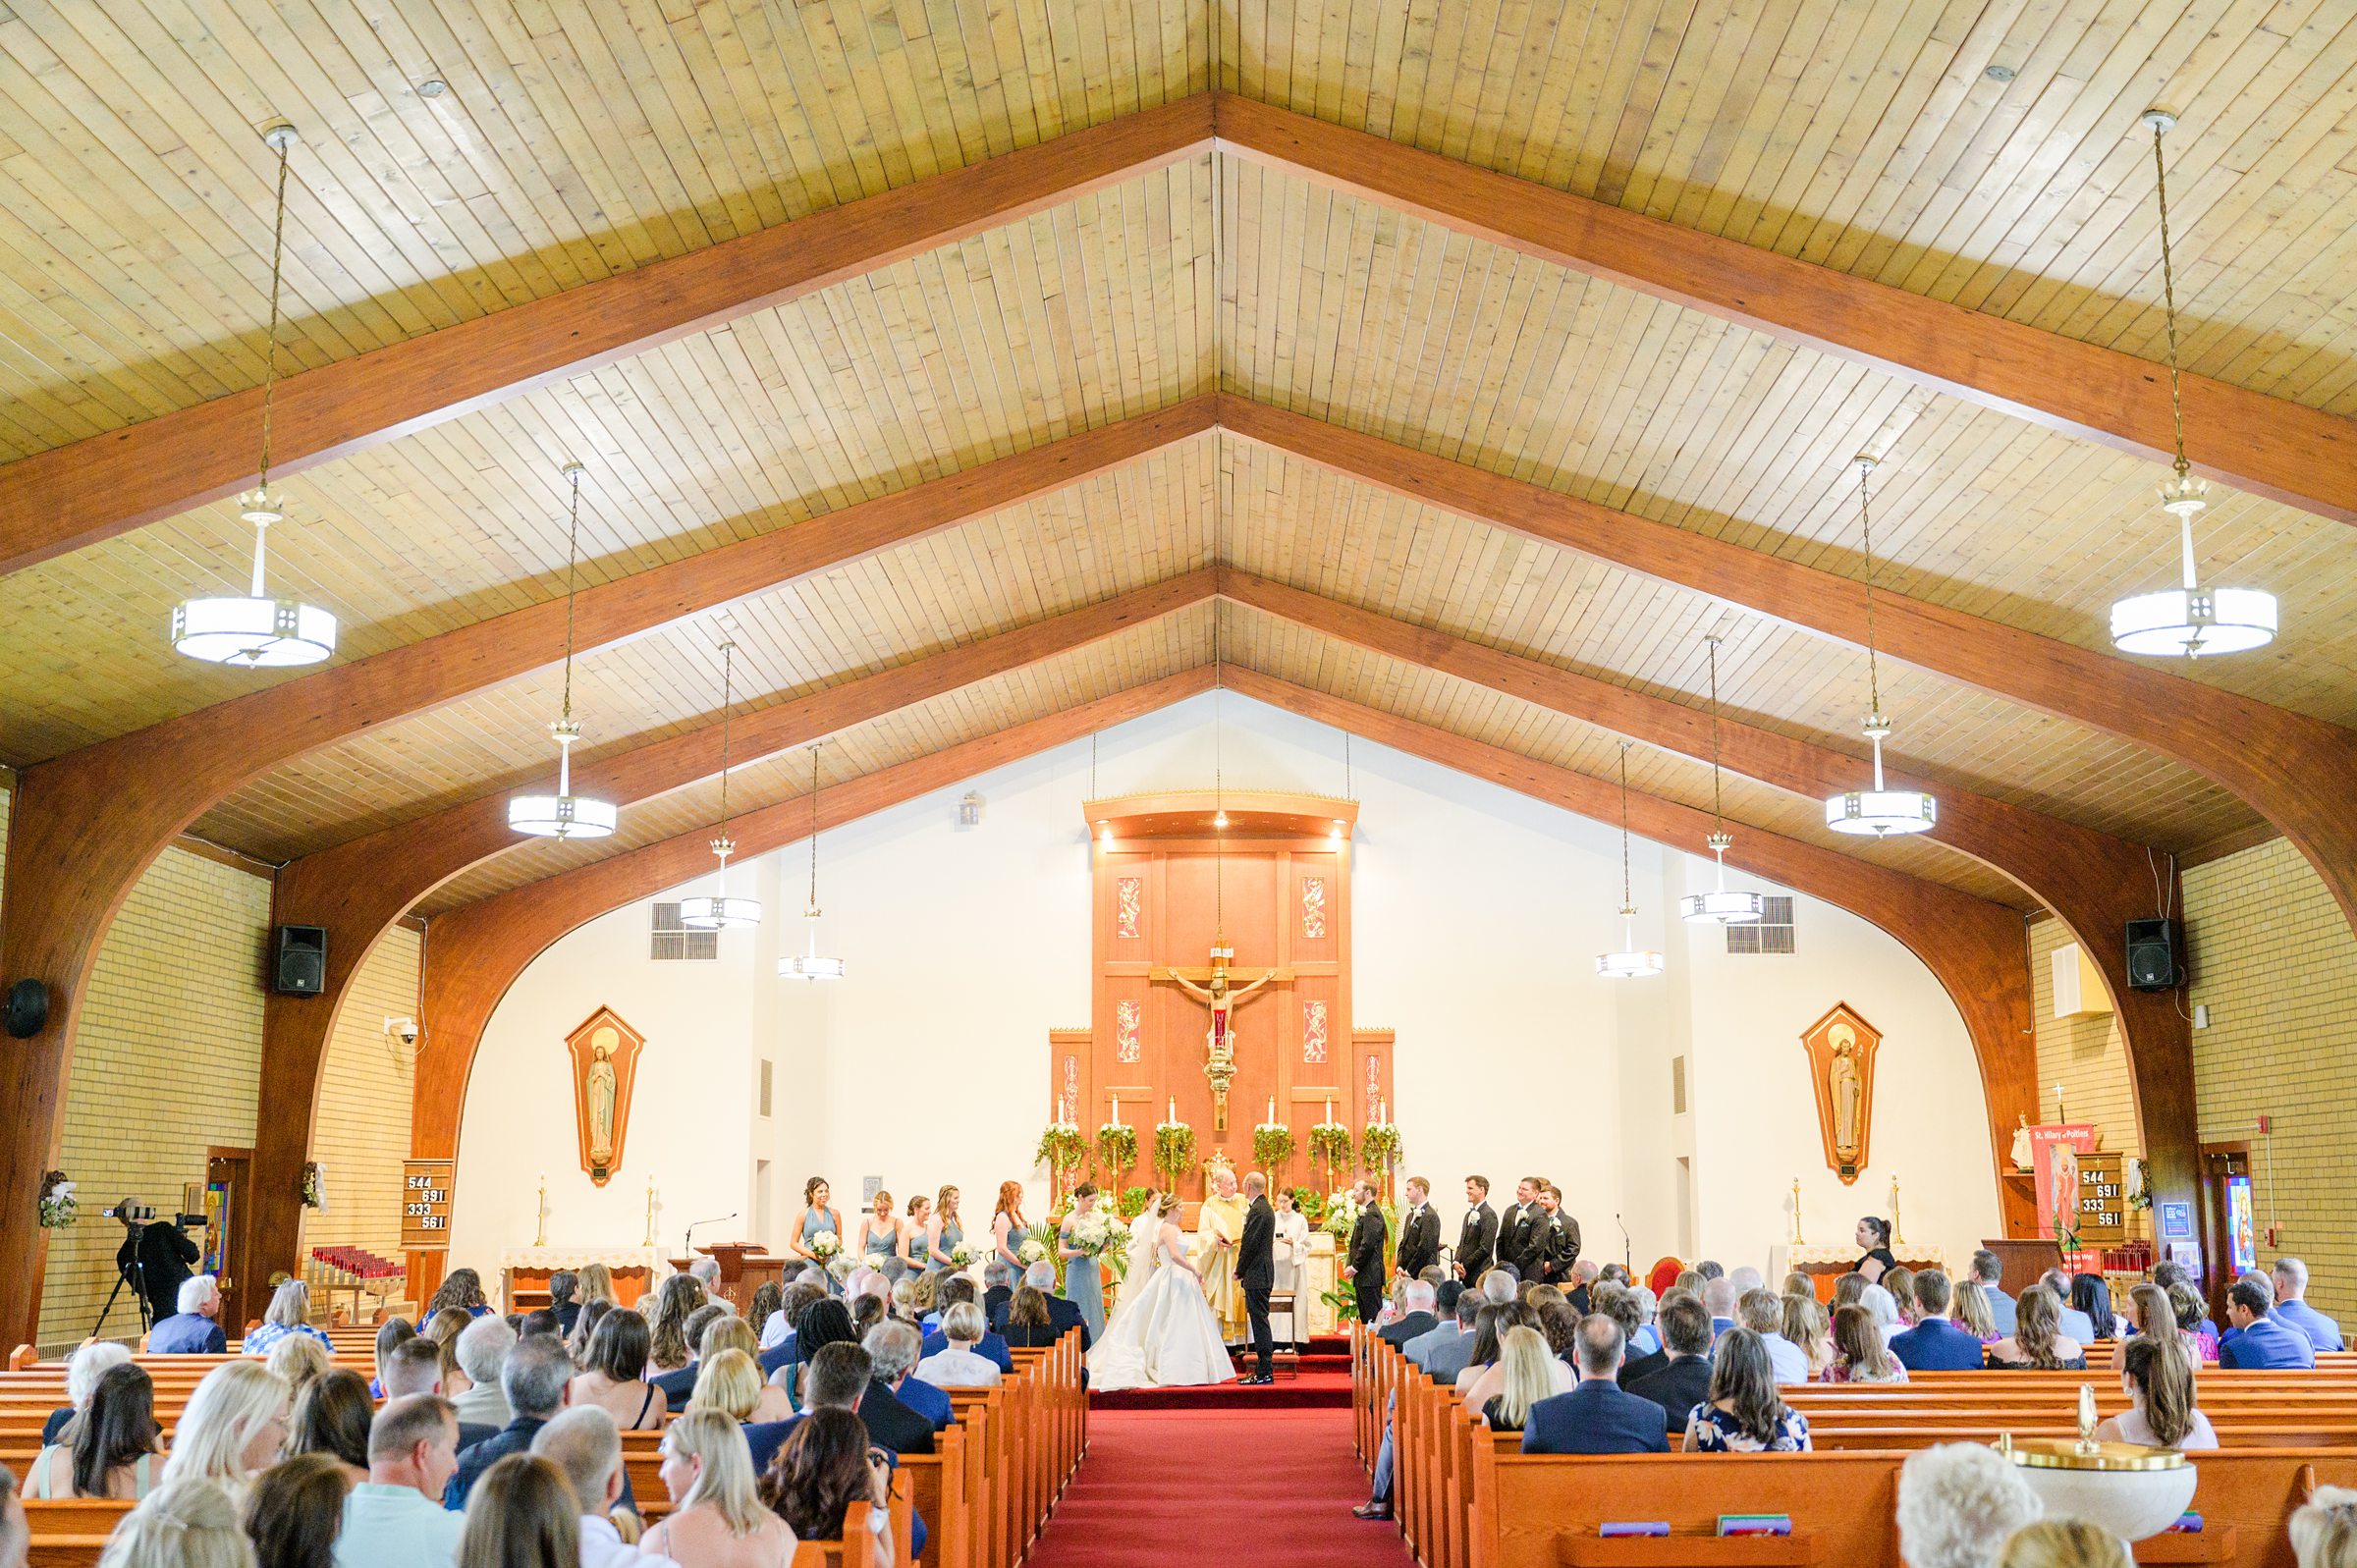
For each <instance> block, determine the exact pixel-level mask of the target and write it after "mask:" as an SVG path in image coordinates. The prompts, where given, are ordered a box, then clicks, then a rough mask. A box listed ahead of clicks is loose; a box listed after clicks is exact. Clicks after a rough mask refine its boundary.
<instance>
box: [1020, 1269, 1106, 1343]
mask: <svg viewBox="0 0 2357 1568" xmlns="http://www.w3.org/2000/svg"><path fill="white" fill-rule="evenodd" d="M1022 1284H1024V1285H1028V1286H1030V1287H1031V1288H1032V1289H1033V1290H1036V1291H1038V1292H1039V1293H1040V1296H1041V1298H1042V1300H1043V1302H1044V1304H1045V1305H1046V1307H1047V1309H1048V1325H1049V1326H1050V1327H1052V1328H1054V1329H1055V1330H1056V1337H1057V1338H1058V1339H1061V1338H1063V1337H1064V1336H1065V1335H1066V1334H1069V1333H1070V1332H1071V1331H1072V1330H1073V1329H1075V1328H1077V1329H1079V1330H1080V1348H1081V1350H1082V1351H1086V1350H1087V1349H1088V1347H1089V1346H1090V1345H1092V1344H1094V1343H1095V1342H1096V1340H1095V1336H1094V1335H1093V1334H1092V1333H1090V1331H1089V1327H1088V1319H1087V1316H1086V1315H1085V1314H1084V1313H1082V1312H1081V1310H1080V1304H1079V1303H1078V1302H1076V1301H1073V1300H1072V1299H1071V1298H1069V1296H1060V1295H1058V1294H1057V1293H1056V1266H1055V1265H1054V1264H1052V1263H1050V1262H1048V1261H1047V1260H1046V1259H1045V1258H1042V1259H1041V1260H1040V1261H1039V1262H1037V1263H1035V1264H1033V1265H1032V1266H1031V1267H1030V1268H1028V1269H1026V1270H1024V1271H1023V1277H1022ZM1016 1294H1017V1295H1019V1294H1021V1288H1020V1286H1018V1287H1017V1288H1016ZM1007 1312H1008V1316H1010V1317H1013V1316H1014V1297H1012V1296H1011V1297H1009V1298H1008V1302H1007ZM1048 1342H1049V1343H1050V1344H1054V1343H1055V1340H1054V1339H1051V1340H1049V1341H1048Z"/></svg>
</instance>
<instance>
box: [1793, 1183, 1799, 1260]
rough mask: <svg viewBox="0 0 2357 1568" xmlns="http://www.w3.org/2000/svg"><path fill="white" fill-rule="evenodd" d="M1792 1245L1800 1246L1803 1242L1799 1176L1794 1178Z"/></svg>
mask: <svg viewBox="0 0 2357 1568" xmlns="http://www.w3.org/2000/svg"><path fill="white" fill-rule="evenodd" d="M1792 1244H1793V1245H1794V1246H1799V1245H1800V1244H1801V1242H1800V1178H1799V1177H1798V1176H1794V1177H1793V1178H1792Z"/></svg>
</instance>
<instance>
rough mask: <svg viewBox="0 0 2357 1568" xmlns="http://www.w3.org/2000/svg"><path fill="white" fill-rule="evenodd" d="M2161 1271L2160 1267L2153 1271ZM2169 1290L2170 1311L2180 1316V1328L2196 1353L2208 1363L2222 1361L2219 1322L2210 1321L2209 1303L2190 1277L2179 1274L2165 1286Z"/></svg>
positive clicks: (2176, 1316)
mask: <svg viewBox="0 0 2357 1568" xmlns="http://www.w3.org/2000/svg"><path fill="white" fill-rule="evenodd" d="M2154 1272H2155V1273H2159V1272H2160V1271H2159V1270H2155V1271H2154ZM2165 1289H2166V1290H2167V1291H2168V1308H2169V1312H2170V1313H2171V1314H2172V1315H2173V1316H2174V1317H2175V1318H2176V1320H2177V1332H2178V1333H2179V1334H2182V1335H2185V1336H2187V1337H2188V1338H2189V1339H2190V1341H2191V1342H2192V1345H2193V1349H2194V1354H2195V1356H2196V1357H2197V1358H2198V1359H2199V1360H2201V1361H2202V1362H2203V1363H2204V1364H2205V1365H2211V1366H2215V1365H2216V1364H2217V1362H2218V1325H2216V1324H2214V1323H2212V1322H2211V1321H2210V1306H2209V1303H2207V1302H2205V1301H2203V1300H2202V1293H2201V1292H2200V1291H2199V1290H2197V1289H2195V1288H2194V1285H2193V1282H2192V1281H2191V1280H2189V1279H2185V1278H2183V1277H2181V1276H2180V1277H2179V1278H2177V1279H2176V1280H2174V1281H2172V1282H2171V1283H2170V1284H2168V1285H2167V1286H2165Z"/></svg>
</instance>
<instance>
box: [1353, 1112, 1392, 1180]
mask: <svg viewBox="0 0 2357 1568" xmlns="http://www.w3.org/2000/svg"><path fill="white" fill-rule="evenodd" d="M1358 1162H1359V1166H1360V1168H1361V1169H1364V1170H1370V1171H1373V1172H1375V1173H1376V1174H1378V1175H1382V1176H1389V1175H1390V1174H1391V1173H1392V1171H1393V1170H1395V1169H1396V1168H1398V1164H1399V1124H1398V1122H1396V1121H1379V1122H1377V1123H1376V1124H1375V1125H1374V1126H1372V1127H1369V1128H1368V1129H1367V1131H1366V1135H1365V1136H1364V1137H1362V1138H1360V1139H1359V1141H1358Z"/></svg>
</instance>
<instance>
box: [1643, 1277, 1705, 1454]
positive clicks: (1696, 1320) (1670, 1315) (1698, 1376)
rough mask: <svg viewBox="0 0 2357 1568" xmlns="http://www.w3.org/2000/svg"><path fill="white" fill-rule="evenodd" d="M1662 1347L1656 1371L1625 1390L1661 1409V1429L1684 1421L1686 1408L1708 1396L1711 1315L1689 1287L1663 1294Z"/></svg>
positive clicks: (1665, 1430)
mask: <svg viewBox="0 0 2357 1568" xmlns="http://www.w3.org/2000/svg"><path fill="white" fill-rule="evenodd" d="M1661 1325H1662V1350H1663V1353H1664V1354H1665V1355H1666V1356H1667V1357H1668V1358H1669V1359H1668V1360H1666V1361H1665V1362H1663V1364H1662V1366H1661V1369H1660V1370H1659V1371H1657V1372H1649V1373H1647V1374H1646V1375H1645V1376H1644V1377H1642V1378H1636V1379H1630V1381H1629V1384H1628V1391H1629V1392H1630V1393H1632V1394H1635V1395H1636V1396H1637V1397H1638V1398H1640V1399H1646V1400H1650V1401H1652V1402H1653V1403H1654V1404H1656V1405H1659V1406H1660V1407H1661V1409H1662V1413H1663V1416H1664V1420H1663V1423H1662V1430H1663V1431H1664V1432H1665V1433H1666V1432H1668V1431H1669V1430H1670V1421H1671V1420H1675V1421H1678V1422H1681V1423H1682V1422H1683V1421H1684V1420H1685V1419H1686V1412H1688V1411H1690V1410H1692V1409H1693V1408H1694V1407H1695V1406H1696V1405H1699V1404H1703V1403H1705V1402H1707V1401H1708V1400H1709V1399H1710V1397H1711V1338H1712V1335H1711V1315H1710V1312H1709V1311H1708V1310H1707V1309H1706V1308H1705V1307H1704V1306H1703V1304H1702V1298H1701V1297H1700V1296H1697V1295H1696V1294H1694V1293H1693V1292H1692V1291H1690V1290H1672V1291H1671V1292H1670V1294H1669V1295H1667V1296H1665V1297H1664V1298H1662V1318H1661Z"/></svg>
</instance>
